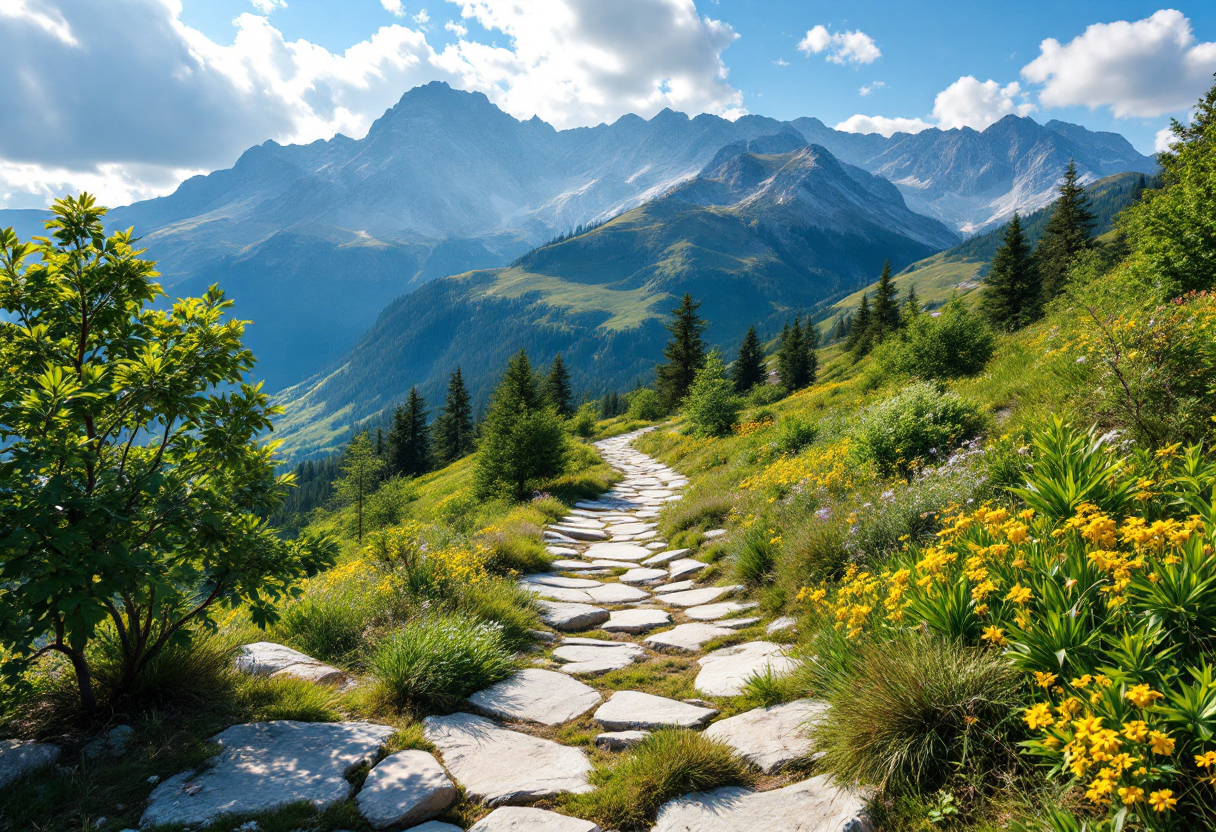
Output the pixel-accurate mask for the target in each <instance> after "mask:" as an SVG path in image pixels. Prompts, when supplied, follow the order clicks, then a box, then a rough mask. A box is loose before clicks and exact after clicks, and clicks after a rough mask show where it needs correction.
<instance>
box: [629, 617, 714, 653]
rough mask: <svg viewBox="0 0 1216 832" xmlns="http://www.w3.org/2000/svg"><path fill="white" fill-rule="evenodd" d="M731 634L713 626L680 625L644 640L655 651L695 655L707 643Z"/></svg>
mask: <svg viewBox="0 0 1216 832" xmlns="http://www.w3.org/2000/svg"><path fill="white" fill-rule="evenodd" d="M732 632H734V631H733V630H728V629H726V628H725V627H715V626H714V625H713V624H680V625H678V626H675V627H672V628H671V629H670V630H666V631H664V632H662V633H655V634H654V635H652V636H650V637H649V638H647V639H646V645H647V646H649V647H653V648H654V649H656V650H666V651H674V652H684V653H697V652H700V650H701V647H702V645H704V644H705V643H706V642H707V641H712V640H713V639H715V638H720V637H722V636H728V635H730V634H731V633H732Z"/></svg>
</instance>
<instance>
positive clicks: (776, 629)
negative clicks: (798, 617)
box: [764, 615, 798, 636]
mask: <svg viewBox="0 0 1216 832" xmlns="http://www.w3.org/2000/svg"><path fill="white" fill-rule="evenodd" d="M797 627H798V622H797V621H795V620H794V619H792V618H790V617H789V616H788V615H783V616H781V617H780V618H775V619H773V622H772V623H771V624H769V625H768V626H767V627H765V628H764V632H765V634H766V635H770V636H771V635H772V634H773V633H786V634H787V635H791V636H792V635H793V634H794V630H795V629H796V628H797Z"/></svg>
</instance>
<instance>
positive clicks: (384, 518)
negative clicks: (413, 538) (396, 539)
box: [363, 477, 418, 531]
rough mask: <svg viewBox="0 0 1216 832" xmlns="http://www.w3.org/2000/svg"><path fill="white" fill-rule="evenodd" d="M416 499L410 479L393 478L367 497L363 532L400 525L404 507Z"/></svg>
mask: <svg viewBox="0 0 1216 832" xmlns="http://www.w3.org/2000/svg"><path fill="white" fill-rule="evenodd" d="M417 499H418V487H417V485H416V484H415V483H414V480H413V479H412V478H411V477H393V478H392V479H390V480H388V481H387V482H385V483H383V484H382V485H381V486H380V487H379V488H377V489H376V490H375V491H374V492H372V493H371V494H369V495H368V496H367V499H366V500H365V503H364V507H363V528H364V530H365V531H375V530H377V529H384V528H388V527H389V526H395V525H396V524H397V523H400V522H401V520H402V519H403V518H404V517H405V511H406V507H407V506H408V505H409V504H410V503H412V502H413V501H414V500H417Z"/></svg>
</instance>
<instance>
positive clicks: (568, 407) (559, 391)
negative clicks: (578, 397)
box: [545, 352, 574, 419]
mask: <svg viewBox="0 0 1216 832" xmlns="http://www.w3.org/2000/svg"><path fill="white" fill-rule="evenodd" d="M545 397H546V398H548V399H549V401H550V403H552V405H553V406H554V407H555V408H557V415H558V416H561V417H562V418H563V419H568V418H570V417H571V416H573V415H574V391H573V390H571V389H570V372H569V371H568V370H567V369H566V365H565V364H564V363H563V362H562V354H561V353H560V352H559V353H558V354H557V357H556V358H554V359H553V366H552V368H550V370H549V375H548V376H547V377H546V378H545Z"/></svg>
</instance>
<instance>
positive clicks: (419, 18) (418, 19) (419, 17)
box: [414, 9, 431, 26]
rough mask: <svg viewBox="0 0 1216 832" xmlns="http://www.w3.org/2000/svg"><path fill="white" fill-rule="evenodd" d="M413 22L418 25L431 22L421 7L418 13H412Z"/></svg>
mask: <svg viewBox="0 0 1216 832" xmlns="http://www.w3.org/2000/svg"><path fill="white" fill-rule="evenodd" d="M414 22H415V23H417V24H418V25H419V26H425V25H426V24H428V23H430V22H431V16H430V15H429V14H427V13H426V9H422V10H421V11H419V12H418V14H416V15H414Z"/></svg>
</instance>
